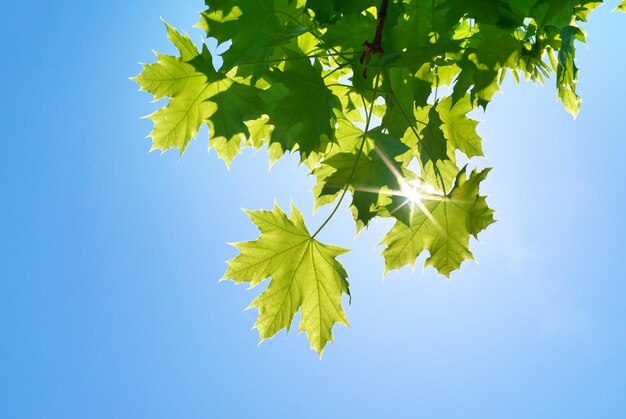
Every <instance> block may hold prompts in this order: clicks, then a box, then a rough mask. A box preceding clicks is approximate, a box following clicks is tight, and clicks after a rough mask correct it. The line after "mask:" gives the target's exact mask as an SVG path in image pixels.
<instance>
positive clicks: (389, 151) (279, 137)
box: [134, 0, 626, 356]
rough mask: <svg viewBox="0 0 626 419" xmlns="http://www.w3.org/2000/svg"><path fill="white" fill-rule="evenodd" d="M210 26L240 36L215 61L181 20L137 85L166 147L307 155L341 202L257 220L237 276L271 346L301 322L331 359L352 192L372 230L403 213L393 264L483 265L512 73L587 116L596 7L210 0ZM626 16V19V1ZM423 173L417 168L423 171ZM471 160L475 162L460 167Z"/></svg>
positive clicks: (570, 1) (343, 290)
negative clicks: (330, 233)
mask: <svg viewBox="0 0 626 419" xmlns="http://www.w3.org/2000/svg"><path fill="white" fill-rule="evenodd" d="M205 3H206V5H207V6H208V9H207V10H206V11H205V12H203V13H202V16H201V20H200V23H199V27H200V28H202V29H203V30H204V31H205V32H206V35H207V37H211V38H215V39H216V40H217V41H218V43H225V42H228V43H229V45H230V46H229V47H228V49H227V50H226V51H225V52H224V53H222V54H221V58H222V60H223V64H222V65H221V66H220V67H219V68H216V67H215V66H214V64H213V57H212V55H211V53H210V52H209V50H208V48H207V47H206V45H202V46H201V49H200V50H198V48H197V46H196V45H195V44H194V43H193V42H192V41H191V39H190V38H189V37H188V36H187V35H183V34H181V33H179V32H178V31H176V30H175V29H174V28H173V27H171V26H169V25H167V24H166V27H167V35H168V38H169V40H170V41H171V42H172V44H173V45H174V46H175V47H176V49H177V50H178V52H179V55H177V56H169V55H163V54H159V53H157V54H156V55H157V61H156V62H155V63H153V64H147V65H144V68H143V71H142V72H141V74H139V75H138V76H137V77H135V78H134V80H135V81H136V82H137V83H138V84H139V86H140V87H141V89H142V90H144V91H147V92H150V93H151V94H152V95H153V96H154V98H155V100H157V99H162V98H169V101H168V102H167V104H166V105H165V106H163V107H162V108H161V109H159V110H157V111H156V112H155V113H153V114H152V115H150V116H149V117H150V119H152V121H153V122H154V129H153V131H152V133H151V134H150V137H151V138H152V149H158V150H163V151H165V150H168V149H170V148H178V150H179V151H180V153H181V155H182V153H183V152H184V150H185V148H186V147H187V145H188V144H189V142H190V141H191V140H192V139H193V138H194V137H195V136H196V135H197V133H198V131H199V129H200V127H201V125H202V124H206V125H208V127H209V137H210V141H209V147H210V148H213V149H215V151H216V152H217V154H218V156H219V157H220V158H221V159H223V160H224V161H225V162H226V164H227V165H229V164H230V163H231V161H232V160H233V159H234V158H235V157H236V156H237V155H238V154H239V153H240V152H241V149H242V148H244V147H255V148H261V147H264V146H265V147H267V150H268V152H269V156H270V160H271V161H272V162H273V161H275V160H276V159H279V158H280V157H281V156H283V155H284V154H285V153H297V154H298V155H299V157H300V160H301V163H302V164H304V165H306V167H307V168H308V169H309V170H310V172H311V174H312V175H314V176H315V178H316V180H317V184H316V185H315V187H314V189H313V194H314V196H315V206H316V207H319V206H323V205H327V204H332V203H335V205H336V206H335V208H334V210H333V211H332V213H331V215H330V217H329V218H328V219H327V220H326V221H325V222H324V223H323V224H322V226H321V227H320V228H319V229H317V230H316V231H315V233H313V234H310V233H309V231H308V229H307V228H306V226H305V224H304V220H303V218H302V215H301V214H300V212H299V211H298V210H297V209H296V208H295V207H293V206H292V208H291V216H290V217H289V218H287V216H286V214H285V213H284V212H283V211H282V210H281V209H280V208H278V207H275V208H274V209H273V210H272V211H250V212H249V213H248V214H249V216H250V218H251V219H252V221H253V222H254V224H255V225H256V226H257V227H258V228H259V229H260V231H261V235H260V237H259V239H258V240H256V241H250V242H244V243H237V244H235V246H236V247H237V248H238V249H239V251H240V254H239V255H238V256H237V257H235V258H234V259H232V260H231V261H229V266H228V269H227V271H226V273H225V275H224V277H223V279H227V280H232V281H235V282H247V283H249V284H250V285H251V286H255V285H257V284H259V283H261V282H262V281H264V280H265V279H267V278H271V280H270V282H269V286H268V287H267V289H266V290H265V291H264V292H263V293H262V294H261V295H260V296H259V297H258V298H257V299H255V300H254V302H253V303H252V304H251V306H253V307H255V308H257V309H258V311H259V317H258V320H257V322H256V323H255V327H256V328H257V329H258V330H259V332H260V335H261V339H265V338H270V337H272V336H273V335H274V334H276V333H277V332H279V331H280V330H282V329H289V328H290V326H291V323H292V321H293V317H294V315H295V314H296V313H297V312H298V310H301V313H302V318H301V321H300V330H301V331H305V332H306V334H307V336H308V338H309V341H310V342H311V347H312V348H313V349H314V350H315V351H317V352H318V354H319V355H320V356H321V354H322V351H323V349H324V347H325V345H326V343H327V342H328V341H331V340H332V334H331V329H332V328H333V326H334V324H335V323H337V322H339V323H343V324H346V325H347V324H348V320H347V318H346V315H345V313H344V311H343V309H342V306H341V298H342V295H343V294H348V295H349V284H348V282H347V273H346V271H345V270H344V268H343V267H342V266H341V264H340V263H339V262H338V261H337V260H336V258H337V257H338V256H339V255H341V254H343V253H345V252H346V250H344V249H341V248H338V247H335V246H330V245H326V244H322V243H320V242H319V241H318V240H317V239H316V238H315V237H316V235H317V233H318V232H319V231H320V230H321V229H322V228H323V227H324V226H325V225H326V224H327V222H328V221H329V220H330V218H331V217H332V216H333V215H334V214H335V211H336V210H337V208H339V205H340V204H341V201H342V200H343V199H344V197H345V196H346V195H347V193H348V192H349V195H350V196H351V200H352V202H351V209H352V213H353V216H354V220H355V222H356V228H357V231H360V230H361V229H362V228H364V227H367V225H368V224H369V223H370V222H371V220H372V219H373V218H375V217H392V218H394V219H395V220H396V221H395V225H394V226H393V227H392V229H391V231H390V232H389V233H388V234H387V235H386V236H385V237H384V238H383V240H382V241H381V244H382V245H384V246H385V249H384V250H383V256H384V260H385V272H387V271H389V270H392V269H400V268H401V267H402V266H405V265H410V264H414V263H415V260H416V258H417V257H418V256H419V255H420V254H421V253H422V252H428V253H429V257H428V259H427V260H426V265H427V266H432V267H434V268H435V269H436V270H437V271H438V272H439V273H440V274H443V275H446V276H449V275H450V273H451V272H452V271H454V270H456V269H459V267H460V266H461V263H462V262H463V261H464V260H467V259H472V258H473V256H472V253H471V252H470V250H469V240H470V236H474V237H477V235H478V233H480V232H481V231H482V230H484V229H485V228H486V227H487V226H489V225H490V224H491V223H493V222H494V218H493V210H491V209H490V208H489V207H488V205H487V202H486V199H485V197H484V196H482V195H481V194H480V183H481V182H482V181H483V180H484V179H485V178H486V176H487V173H488V169H485V170H482V171H477V170H473V171H469V174H468V170H467V168H466V167H465V166H464V165H461V164H459V161H469V162H470V164H471V162H472V159H474V158H476V157H481V156H482V155H483V154H482V153H483V152H482V145H481V141H482V140H481V138H480V136H479V135H478V134H477V132H476V127H477V125H478V123H477V122H476V121H475V120H473V119H471V117H469V116H468V114H469V113H470V112H472V111H473V110H475V109H477V108H479V107H482V108H483V109H485V108H486V107H487V105H488V104H489V102H490V101H491V100H492V98H493V96H494V94H495V93H496V92H498V90H499V89H500V86H501V84H502V82H503V80H504V78H505V76H506V75H507V74H508V75H510V76H511V77H513V78H514V79H515V80H516V81H519V80H520V79H521V78H525V79H527V80H530V81H532V82H539V83H543V82H544V80H545V79H547V78H549V77H550V75H551V74H555V75H556V77H555V80H556V90H557V96H558V98H559V99H560V101H561V102H562V103H563V105H564V107H565V109H566V110H567V111H568V112H570V113H571V114H572V115H573V116H576V115H577V113H578V111H579V109H580V105H581V99H580V97H579V96H578V95H577V93H576V84H577V81H578V79H577V77H578V68H577V67H576V64H575V54H576V41H579V42H585V36H586V35H585V32H584V31H583V29H582V28H581V27H580V23H582V22H586V20H587V17H588V15H589V13H590V12H591V11H592V10H593V9H594V8H596V7H597V6H598V5H600V4H601V2H599V1H590V0H476V1H465V0H395V1H393V0H359V1H357V0H239V1H237V2H233V1H225V0H206V2H205ZM618 9H619V10H622V11H626V2H622V3H621V5H620V6H619V7H618ZM412 163H413V165H412V166H411V168H413V167H418V169H417V170H411V169H409V165H410V164H412ZM460 166H463V167H460Z"/></svg>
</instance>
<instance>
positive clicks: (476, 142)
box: [437, 96, 483, 158]
mask: <svg viewBox="0 0 626 419" xmlns="http://www.w3.org/2000/svg"><path fill="white" fill-rule="evenodd" d="M473 109H474V107H473V106H472V103H471V100H470V98H469V96H465V97H464V98H463V99H461V100H459V101H458V102H456V103H455V104H453V100H452V98H451V97H447V98H445V99H443V100H442V101H441V102H439V104H438V105H437V111H438V112H439V117H440V121H441V130H442V132H443V135H444V136H445V138H446V139H447V140H448V152H447V154H448V155H449V156H454V151H455V150H459V151H461V152H462V153H464V154H465V155H466V156H467V157H469V158H472V157H482V156H483V149H482V139H481V138H480V136H479V135H478V133H477V132H476V127H477V126H478V121H475V120H473V119H471V118H469V117H468V116H467V114H468V113H469V112H471V111H472V110H473Z"/></svg>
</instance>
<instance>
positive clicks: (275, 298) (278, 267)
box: [222, 204, 350, 357]
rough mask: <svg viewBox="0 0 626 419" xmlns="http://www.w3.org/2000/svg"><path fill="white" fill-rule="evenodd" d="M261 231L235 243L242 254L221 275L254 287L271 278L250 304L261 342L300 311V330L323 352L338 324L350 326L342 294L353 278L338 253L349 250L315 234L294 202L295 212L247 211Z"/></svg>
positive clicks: (347, 291) (286, 326)
mask: <svg viewBox="0 0 626 419" xmlns="http://www.w3.org/2000/svg"><path fill="white" fill-rule="evenodd" d="M247 213H248V215H249V216H250V219H251V220H252V222H253V223H254V224H255V225H256V226H257V227H258V228H259V230H260V231H261V236H260V237H259V238H258V239H257V240H255V241H252V242H242V243H235V244H234V246H235V247H237V249H239V251H240V254H239V255H238V256H236V257H235V258H234V259H231V260H230V261H229V262H228V269H227V270H226V273H225V274H224V277H223V278H222V279H223V280H232V281H234V282H238V283H242V282H246V283H249V284H250V285H251V286H252V287H254V286H256V285H258V284H259V283H261V282H262V281H263V280H265V279H266V278H268V277H271V280H270V283H269V286H268V287H267V289H266V290H265V291H263V293H261V295H259V296H258V297H257V298H256V299H255V300H254V301H253V302H252V304H250V307H255V308H256V309H258V311H259V317H258V319H257V321H256V323H255V324H254V327H255V328H256V329H258V330H259V333H260V336H261V341H263V340H264V339H268V338H271V337H272V336H274V335H275V334H276V333H278V332H279V331H280V330H282V329H286V330H287V331H289V329H290V327H291V323H292V321H293V317H294V316H295V314H296V313H297V312H298V310H301V312H302V318H301V320H300V329H299V331H301V332H302V331H304V332H305V333H306V334H307V336H308V338H309V341H310V343H311V348H312V349H314V350H315V351H317V353H318V354H319V356H320V357H321V356H322V351H323V350H324V347H325V346H326V343H327V342H329V341H331V342H332V340H333V337H332V333H331V330H332V328H333V326H334V324H335V323H341V324H344V325H346V326H348V325H349V323H348V319H347V318H346V315H345V313H344V311H343V308H342V307H341V297H342V295H343V294H346V295H350V294H349V289H348V286H349V283H348V281H347V280H346V278H347V274H346V271H345V270H344V268H343V266H341V264H340V263H339V262H337V260H336V258H337V256H340V255H342V254H344V253H346V252H347V250H346V249H342V248H340V247H336V246H330V245H327V244H323V243H320V242H319V241H317V240H316V239H315V238H314V237H311V235H310V234H309V231H308V230H307V228H306V226H305V224H304V220H303V218H302V214H301V213H300V212H299V211H298V209H297V208H296V207H295V206H294V205H293V204H292V206H291V217H290V218H287V215H286V214H285V213H284V212H283V211H282V210H281V209H280V208H279V207H278V206H277V205H275V206H274V209H273V211H247Z"/></svg>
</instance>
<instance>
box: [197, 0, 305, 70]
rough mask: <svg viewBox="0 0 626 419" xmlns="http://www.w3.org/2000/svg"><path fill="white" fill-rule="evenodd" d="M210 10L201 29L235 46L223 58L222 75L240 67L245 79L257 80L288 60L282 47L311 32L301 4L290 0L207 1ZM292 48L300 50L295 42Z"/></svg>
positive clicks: (204, 17)
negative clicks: (269, 68)
mask: <svg viewBox="0 0 626 419" xmlns="http://www.w3.org/2000/svg"><path fill="white" fill-rule="evenodd" d="M205 3H206V4H207V6H209V10H207V11H206V12H204V13H203V14H202V20H201V21H200V23H199V24H198V26H199V27H200V28H202V29H204V30H205V31H206V33H207V35H208V36H213V37H216V39H218V41H219V42H225V41H231V42H232V45H231V46H230V48H228V50H227V51H225V52H224V53H223V54H221V56H222V58H223V60H224V63H223V68H222V70H223V71H229V70H230V69H232V68H235V67H237V73H238V74H239V75H242V76H249V75H255V77H256V76H258V75H259V74H261V73H262V72H264V71H265V70H266V69H267V68H268V67H269V66H270V65H271V63H272V62H276V61H277V60H280V59H281V58H284V57H285V56H286V51H285V50H283V48H282V47H283V46H285V44H287V43H289V41H292V40H295V39H297V38H298V37H299V36H300V35H302V34H304V33H306V32H308V31H309V30H311V28H312V26H311V21H310V17H309V16H308V14H307V13H306V12H305V9H304V7H302V4H301V2H295V1H291V0H240V1H237V2H236V4H235V3H234V2H229V1H224V0H206V1H205ZM289 47H290V48H291V49H293V50H298V46H297V43H296V42H292V43H289Z"/></svg>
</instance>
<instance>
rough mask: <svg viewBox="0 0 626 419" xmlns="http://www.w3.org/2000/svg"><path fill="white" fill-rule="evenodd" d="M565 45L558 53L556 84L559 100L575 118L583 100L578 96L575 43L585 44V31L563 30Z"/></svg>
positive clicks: (576, 28) (570, 27)
mask: <svg viewBox="0 0 626 419" xmlns="http://www.w3.org/2000/svg"><path fill="white" fill-rule="evenodd" d="M561 39H562V40H563V45H562V47H561V49H560V50H559V53H558V66H557V72H556V82H557V87H558V98H559V99H560V100H561V102H562V103H563V106H565V109H566V110H567V111H568V112H569V113H571V114H572V116H573V117H576V116H577V115H578V111H579V110H580V105H581V104H582V99H581V98H580V97H579V96H578V95H577V94H576V85H577V84H578V68H577V67H576V64H575V61H574V57H575V53H576V48H575V46H574V41H576V40H578V41H582V42H585V35H584V33H583V31H582V30H581V29H580V28H578V27H576V26H566V27H565V28H563V29H562V30H561Z"/></svg>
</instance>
